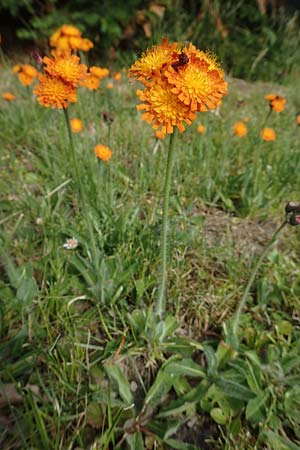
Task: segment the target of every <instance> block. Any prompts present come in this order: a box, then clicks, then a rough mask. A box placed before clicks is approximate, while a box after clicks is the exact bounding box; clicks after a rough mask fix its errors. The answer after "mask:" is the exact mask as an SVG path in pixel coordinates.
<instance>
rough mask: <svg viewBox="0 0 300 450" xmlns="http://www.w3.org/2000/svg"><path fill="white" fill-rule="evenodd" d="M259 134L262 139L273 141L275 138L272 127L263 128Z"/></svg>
mask: <svg viewBox="0 0 300 450" xmlns="http://www.w3.org/2000/svg"><path fill="white" fill-rule="evenodd" d="M260 134H261V136H262V138H263V140H264V141H275V140H276V133H275V131H274V130H273V129H272V128H264V129H263V130H262V131H261V133H260Z"/></svg>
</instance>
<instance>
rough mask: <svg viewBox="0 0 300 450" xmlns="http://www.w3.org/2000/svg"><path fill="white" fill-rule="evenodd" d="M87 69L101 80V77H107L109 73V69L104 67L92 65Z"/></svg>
mask: <svg viewBox="0 0 300 450" xmlns="http://www.w3.org/2000/svg"><path fill="white" fill-rule="evenodd" d="M89 70H90V73H91V74H92V75H94V76H95V77H97V78H99V80H102V79H103V78H105V77H108V75H109V70H108V69H106V68H105V67H97V66H92V67H90V69H89Z"/></svg>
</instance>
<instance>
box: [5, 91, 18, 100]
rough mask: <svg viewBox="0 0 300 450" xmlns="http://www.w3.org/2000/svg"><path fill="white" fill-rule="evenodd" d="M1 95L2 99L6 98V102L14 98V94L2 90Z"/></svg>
mask: <svg viewBox="0 0 300 450" xmlns="http://www.w3.org/2000/svg"><path fill="white" fill-rule="evenodd" d="M2 97H3V98H4V100H6V101H8V102H12V101H13V100H16V96H15V95H14V94H12V93H11V92H4V94H2Z"/></svg>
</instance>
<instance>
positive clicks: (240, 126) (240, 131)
mask: <svg viewBox="0 0 300 450" xmlns="http://www.w3.org/2000/svg"><path fill="white" fill-rule="evenodd" d="M233 132H234V134H235V135H236V136H238V137H243V136H246V134H247V127H246V125H245V123H244V122H236V123H235V124H234V126H233Z"/></svg>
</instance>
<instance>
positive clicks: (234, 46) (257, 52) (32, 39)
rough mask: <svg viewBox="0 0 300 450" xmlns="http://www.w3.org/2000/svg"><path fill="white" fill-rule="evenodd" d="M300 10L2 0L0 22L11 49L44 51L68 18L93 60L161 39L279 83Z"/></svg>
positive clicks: (227, 0)
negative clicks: (90, 42)
mask: <svg viewBox="0 0 300 450" xmlns="http://www.w3.org/2000/svg"><path fill="white" fill-rule="evenodd" d="M259 4H260V7H259ZM261 5H263V6H261ZM299 8H300V1H299V0H289V1H288V0H286V1H283V0H281V1H280V0H277V1H276V0H273V1H271V0H265V1H258V0H247V1H246V0H240V1H238V2H236V1H233V0H223V1H221V0H188V1H184V0H161V1H159V2H157V1H156V0H154V1H146V2H145V1H142V0H128V1H126V2H124V1H123V0H115V1H113V2H112V1H111V0H102V1H101V2H99V1H98V0H74V1H72V2H68V1H58V0H47V1H44V0H1V1H0V13H1V19H0V20H1V34H2V41H3V46H4V49H5V50H8V51H10V52H12V51H15V50H16V49H17V48H21V49H22V50H24V49H25V50H26V51H28V49H31V48H32V47H37V48H38V49H39V50H41V51H44V52H45V51H46V50H48V49H47V42H48V38H49V36H50V34H51V33H52V32H53V31H54V30H55V29H56V28H58V27H59V26H60V25H62V24H63V23H70V24H74V25H76V26H78V27H79V28H80V29H81V30H82V31H83V33H84V35H85V36H86V37H89V38H91V39H92V40H93V42H94V43H95V48H94V49H93V51H92V53H91V58H92V59H98V60H99V59H100V60H102V61H103V62H107V60H108V59H109V61H110V63H111V62H112V61H114V60H117V61H118V62H121V63H122V64H130V63H131V61H132V60H133V59H134V58H135V57H136V56H137V55H139V54H140V52H141V51H142V50H144V49H145V48H147V47H148V46H149V45H151V44H153V43H157V42H158V41H160V39H161V37H162V36H167V37H169V38H170V39H174V40H175V39H176V40H179V41H193V42H194V43H195V44H196V45H197V46H198V47H200V48H202V49H208V48H209V49H211V50H212V51H213V52H215V53H216V54H218V56H219V58H220V59H221V60H222V62H223V64H224V66H225V68H226V71H227V72H229V73H230V74H232V75H233V76H237V77H242V78H247V79H263V80H266V79H270V76H271V77H272V79H273V80H274V81H276V80H278V81H282V79H284V78H285V77H287V76H288V74H289V73H290V72H291V71H292V70H293V69H294V68H295V67H297V66H298V63H299V55H298V53H299V52H298V48H299V47H298V46H299V40H300V33H299V17H298V15H299Z"/></svg>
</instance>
